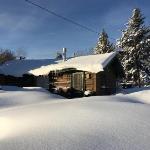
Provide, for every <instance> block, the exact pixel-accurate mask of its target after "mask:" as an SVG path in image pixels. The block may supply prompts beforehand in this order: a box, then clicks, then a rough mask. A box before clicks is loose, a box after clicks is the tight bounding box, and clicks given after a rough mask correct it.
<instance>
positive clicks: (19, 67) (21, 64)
mask: <svg viewBox="0 0 150 150" xmlns="http://www.w3.org/2000/svg"><path fill="white" fill-rule="evenodd" d="M54 63H57V61H55V60H54V59H31V60H30V59H25V60H12V61H8V62H6V63H5V64H3V65H1V66H0V74H5V75H12V76H18V77H19V76H22V75H23V74H28V73H29V71H30V70H33V69H36V68H40V67H41V66H46V65H49V64H54Z"/></svg>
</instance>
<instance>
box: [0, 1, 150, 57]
mask: <svg viewBox="0 0 150 150" xmlns="http://www.w3.org/2000/svg"><path fill="white" fill-rule="evenodd" d="M33 1H34V2H36V3H38V4H40V5H42V6H43V7H46V8H48V9H50V10H52V11H55V12H56V13H58V14H61V15H63V16H65V17H68V18H70V19H72V20H74V21H76V22H79V23H80V24H83V25H86V26H88V27H90V28H92V29H94V30H96V31H98V32H101V30H102V29H103V28H105V30H106V31H107V33H108V35H109V36H110V37H111V38H113V39H117V38H119V37H120V36H121V29H123V28H124V27H125V26H124V24H125V23H126V22H127V21H128V18H129V17H130V16H131V12H132V9H133V8H136V7H139V8H140V9H141V10H142V13H143V14H144V16H145V17H146V19H145V24H146V25H149V24H150V13H149V9H150V1H149V0H33ZM97 39H98V35H97V34H95V33H92V32H89V31H86V30H84V29H82V28H80V27H78V26H75V25H73V24H71V23H69V22H65V21H64V20H61V19H60V18H57V17H55V16H53V15H50V14H48V13H47V12H44V11H42V10H40V9H38V8H36V7H34V6H32V5H30V4H28V3H26V2H25V1H24V0H0V47H1V48H10V49H12V50H14V51H15V50H16V49H23V50H25V51H26V52H27V57H28V58H53V57H54V56H55V54H56V51H57V50H59V51H60V50H61V49H62V48H63V47H66V48H68V55H72V54H73V52H74V51H79V50H86V49H90V48H92V47H95V44H96V42H97ZM113 39H110V40H111V41H112V42H115V40H113Z"/></svg>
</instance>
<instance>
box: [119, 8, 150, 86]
mask: <svg viewBox="0 0 150 150" xmlns="http://www.w3.org/2000/svg"><path fill="white" fill-rule="evenodd" d="M144 19H145V18H144V17H143V15H142V14H141V11H140V9H138V8H137V9H134V10H133V14H132V17H131V18H130V19H129V22H128V23H127V26H126V29H125V30H123V32H122V37H121V38H120V40H119V41H118V46H119V47H121V48H123V53H122V56H121V62H122V65H123V67H124V70H125V75H126V81H127V82H128V81H134V83H135V84H137V85H139V87H140V86H141V83H143V82H145V80H149V79H148V76H149V73H150V69H149V68H150V66H149V64H150V62H149V59H150V55H149V51H150V44H148V42H147V41H148V36H149V33H150V30H149V28H148V27H145V26H144ZM147 68H148V69H147ZM146 82H149V81H146Z"/></svg>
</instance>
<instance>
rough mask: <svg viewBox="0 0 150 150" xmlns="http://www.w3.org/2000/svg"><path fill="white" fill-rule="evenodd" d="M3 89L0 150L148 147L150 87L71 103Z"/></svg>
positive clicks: (34, 90) (138, 149) (146, 149)
mask: <svg viewBox="0 0 150 150" xmlns="http://www.w3.org/2000/svg"><path fill="white" fill-rule="evenodd" d="M3 89H4V90H3V91H0V150H149V149H150V142H149V139H150V132H149V131H150V117H149V116H150V105H149V104H148V100H149V97H150V88H145V89H141V90H140V91H137V90H134V91H132V92H131V91H125V92H124V93H125V94H118V95H116V96H95V97H87V98H78V99H72V100H68V99H63V98H62V97H59V96H56V95H52V94H49V93H48V92H47V91H45V90H43V89H41V88H30V89H29V88H24V89H21V88H12V87H11V88H10V87H4V88H3ZM136 91H137V92H136ZM143 95H144V96H143ZM145 102H146V103H145Z"/></svg>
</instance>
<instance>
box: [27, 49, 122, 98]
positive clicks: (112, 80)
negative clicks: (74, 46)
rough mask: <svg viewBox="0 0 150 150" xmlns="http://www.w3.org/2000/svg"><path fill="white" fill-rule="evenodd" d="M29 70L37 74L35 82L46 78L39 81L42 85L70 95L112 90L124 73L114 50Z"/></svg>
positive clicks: (114, 90) (107, 92) (114, 91)
mask: <svg viewBox="0 0 150 150" xmlns="http://www.w3.org/2000/svg"><path fill="white" fill-rule="evenodd" d="M29 72H30V73H31V74H33V75H34V76H37V84H38V83H39V81H42V80H44V79H46V80H44V81H46V82H40V84H45V85H43V87H44V86H46V87H47V88H49V90H51V91H53V90H57V91H59V92H61V93H63V94H68V95H69V96H72V97H74V96H75V95H77V93H80V94H81V95H111V94H114V93H116V90H117V88H118V86H119V81H120V80H121V79H122V77H123V75H124V74H123V69H122V66H121V64H120V62H119V60H118V58H117V53H116V52H112V53H106V54H98V55H88V56H80V57H75V58H70V59H68V60H66V61H61V62H59V63H57V64H51V65H48V66H43V67H41V68H38V69H34V70H31V71H29ZM73 95H74V96H73Z"/></svg>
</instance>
